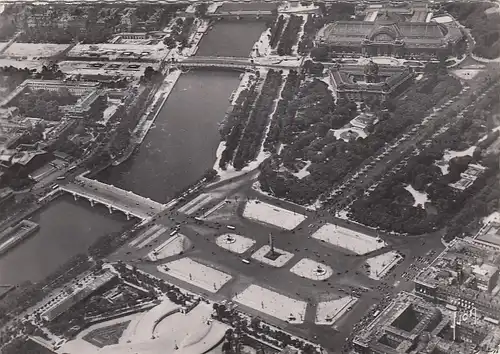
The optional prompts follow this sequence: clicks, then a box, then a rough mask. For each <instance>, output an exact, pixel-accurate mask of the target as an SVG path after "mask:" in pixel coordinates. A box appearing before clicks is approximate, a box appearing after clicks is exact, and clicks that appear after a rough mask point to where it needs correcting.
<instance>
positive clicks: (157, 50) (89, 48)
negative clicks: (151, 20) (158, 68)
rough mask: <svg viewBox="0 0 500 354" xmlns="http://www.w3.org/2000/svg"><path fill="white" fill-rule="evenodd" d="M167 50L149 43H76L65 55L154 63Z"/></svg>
mask: <svg viewBox="0 0 500 354" xmlns="http://www.w3.org/2000/svg"><path fill="white" fill-rule="evenodd" d="M168 52H169V51H168V49H166V48H164V47H159V46H150V45H130V44H109V43H104V44H78V45H76V46H75V47H73V48H72V49H71V50H70V51H69V52H68V53H67V57H68V58H72V59H77V60H78V59H86V60H94V61H104V60H105V61H120V62H122V61H127V62H129V61H136V62H151V63H154V62H158V61H161V60H162V59H164V58H165V57H166V56H167V54H168Z"/></svg>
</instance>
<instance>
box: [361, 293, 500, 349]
mask: <svg viewBox="0 0 500 354" xmlns="http://www.w3.org/2000/svg"><path fill="white" fill-rule="evenodd" d="M463 318H465V317H463ZM463 318H460V315H459V317H458V319H457V312H455V311H452V310H450V309H447V308H445V307H439V306H436V305H434V304H431V303H429V302H427V301H425V300H424V299H422V298H419V297H418V296H416V295H414V294H409V293H405V292H403V293H400V294H398V296H397V298H396V299H395V300H394V301H393V302H392V303H390V304H389V305H388V306H387V307H386V308H385V309H384V310H383V311H382V312H381V313H380V314H379V315H378V316H377V317H376V318H375V319H374V320H373V322H372V323H370V324H369V325H368V326H365V327H364V328H362V329H361V330H360V332H359V333H358V334H357V335H356V336H355V338H354V340H353V344H354V350H355V352H356V353H360V354H399V353H415V354H417V353H422V354H423V353H426V354H430V353H432V354H448V353H453V354H470V353H484V354H486V353H488V352H489V351H488V350H489V349H490V348H494V347H495V346H496V345H498V343H499V342H500V334H499V331H498V329H497V328H496V327H495V326H494V325H492V324H490V323H488V322H487V321H483V320H481V319H480V318H471V319H467V320H463ZM478 347H479V350H478Z"/></svg>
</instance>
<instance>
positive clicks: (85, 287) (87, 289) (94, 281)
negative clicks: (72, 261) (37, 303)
mask: <svg viewBox="0 0 500 354" xmlns="http://www.w3.org/2000/svg"><path fill="white" fill-rule="evenodd" d="M116 278H117V275H116V274H115V273H112V272H110V271H104V272H102V273H101V274H94V273H89V274H86V275H85V276H83V277H81V279H79V284H80V286H79V285H78V284H75V286H73V287H71V289H69V288H67V289H65V290H63V291H61V293H59V294H58V295H56V296H55V298H53V299H51V300H50V301H49V302H48V303H46V304H44V305H42V306H41V308H39V309H38V310H37V312H38V313H39V314H40V316H41V318H42V319H43V320H44V321H48V322H50V321H53V320H55V319H56V318H57V317H59V316H60V315H62V314H63V313H64V312H66V311H68V310H69V309H70V308H71V307H73V306H75V305H76V304H78V303H79V302H80V301H83V300H85V299H86V298H88V297H89V296H90V295H92V294H94V293H95V292H96V291H97V290H99V289H100V288H102V287H103V286H104V285H106V284H109V283H110V282H111V281H112V280H114V279H116Z"/></svg>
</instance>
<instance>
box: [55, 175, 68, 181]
mask: <svg viewBox="0 0 500 354" xmlns="http://www.w3.org/2000/svg"><path fill="white" fill-rule="evenodd" d="M65 178H66V177H64V176H59V177H57V178H56V179H57V180H58V181H62V180H63V179H65Z"/></svg>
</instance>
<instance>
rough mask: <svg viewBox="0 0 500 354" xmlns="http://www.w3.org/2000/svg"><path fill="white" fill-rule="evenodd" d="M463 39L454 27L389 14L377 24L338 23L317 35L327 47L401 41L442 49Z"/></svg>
mask: <svg viewBox="0 0 500 354" xmlns="http://www.w3.org/2000/svg"><path fill="white" fill-rule="evenodd" d="M461 37H462V35H461V33H460V30H459V29H458V28H455V27H454V26H453V25H449V26H445V25H443V24H440V23H437V22H411V21H410V22H409V21H404V20H402V19H401V18H400V17H399V16H395V15H391V14H387V13H386V14H385V15H383V16H379V17H378V18H377V19H376V20H375V21H373V22H372V21H336V22H332V23H329V24H327V25H326V26H324V27H323V28H322V29H321V30H320V31H319V32H318V35H317V39H318V40H319V41H320V42H323V43H326V44H332V45H335V44H341V43H348V44H355V43H362V42H364V41H369V42H373V43H387V42H394V41H396V42H397V41H399V42H401V43H405V45H407V46H409V47H413V46H420V45H423V44H425V45H426V46H433V47H441V46H445V45H447V43H448V42H456V41H458V40H459V39H460V38H461Z"/></svg>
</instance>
